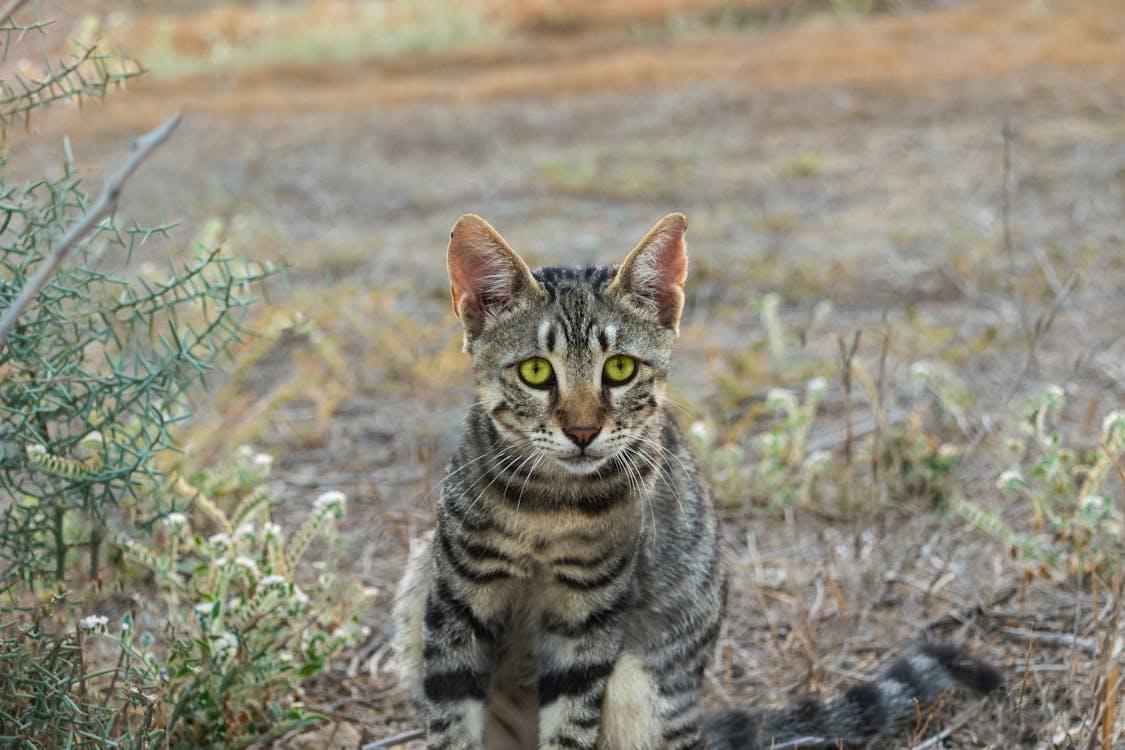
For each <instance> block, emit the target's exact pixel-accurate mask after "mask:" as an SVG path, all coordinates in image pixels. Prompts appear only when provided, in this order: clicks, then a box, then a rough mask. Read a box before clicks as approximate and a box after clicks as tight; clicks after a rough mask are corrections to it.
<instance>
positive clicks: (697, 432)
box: [688, 420, 711, 443]
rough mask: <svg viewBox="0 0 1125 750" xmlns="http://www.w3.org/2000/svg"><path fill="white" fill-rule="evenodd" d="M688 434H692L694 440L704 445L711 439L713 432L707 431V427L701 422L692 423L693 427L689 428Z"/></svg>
mask: <svg viewBox="0 0 1125 750" xmlns="http://www.w3.org/2000/svg"><path fill="white" fill-rule="evenodd" d="M688 432H690V433H691V436H692V437H693V438H695V439H696V440H699V441H702V442H704V443H705V442H707V441H708V440H710V438H711V431H710V430H708V429H707V425H706V424H705V423H704V422H702V421H699V420H697V421H695V422H692V423H691V427H689V428H688Z"/></svg>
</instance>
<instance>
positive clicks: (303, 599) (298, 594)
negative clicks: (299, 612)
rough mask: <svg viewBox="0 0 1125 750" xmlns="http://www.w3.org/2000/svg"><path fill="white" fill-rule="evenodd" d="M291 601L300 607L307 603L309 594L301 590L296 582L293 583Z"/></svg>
mask: <svg viewBox="0 0 1125 750" xmlns="http://www.w3.org/2000/svg"><path fill="white" fill-rule="evenodd" d="M293 601H295V602H297V604H299V605H300V606H302V607H303V606H305V605H306V604H308V603H309V595H308V594H306V593H305V592H304V591H301V587H300V586H298V585H296V584H294V585H293Z"/></svg>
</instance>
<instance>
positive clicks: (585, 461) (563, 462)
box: [555, 454, 608, 477]
mask: <svg viewBox="0 0 1125 750" xmlns="http://www.w3.org/2000/svg"><path fill="white" fill-rule="evenodd" d="M607 458H608V456H588V455H586V454H579V455H577V456H557V457H556V458H555V465H556V466H558V467H559V468H560V469H562V470H563V472H564V473H566V474H569V475H570V476H574V477H583V476H588V475H590V474H593V473H594V472H596V471H597V470H598V469H600V468H602V466H604V465H605V462H606V460H607Z"/></svg>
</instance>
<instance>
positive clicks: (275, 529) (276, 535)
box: [262, 521, 281, 539]
mask: <svg viewBox="0 0 1125 750" xmlns="http://www.w3.org/2000/svg"><path fill="white" fill-rule="evenodd" d="M262 533H263V534H265V537H266V539H270V538H273V539H280V538H281V526H280V525H279V524H276V523H274V522H273V521H267V522H266V523H264V524H263V525H262Z"/></svg>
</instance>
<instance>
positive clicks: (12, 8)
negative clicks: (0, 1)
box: [0, 0, 27, 26]
mask: <svg viewBox="0 0 1125 750" xmlns="http://www.w3.org/2000/svg"><path fill="white" fill-rule="evenodd" d="M26 2H27V0H12V1H11V2H10V3H8V4H7V5H6V6H5V7H4V9H3V10H0V26H3V25H4V24H6V23H7V22H8V21H9V20H11V18H12V16H13V15H15V12H16V11H17V10H19V9H20V6H22V5H24V4H25V3H26Z"/></svg>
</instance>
